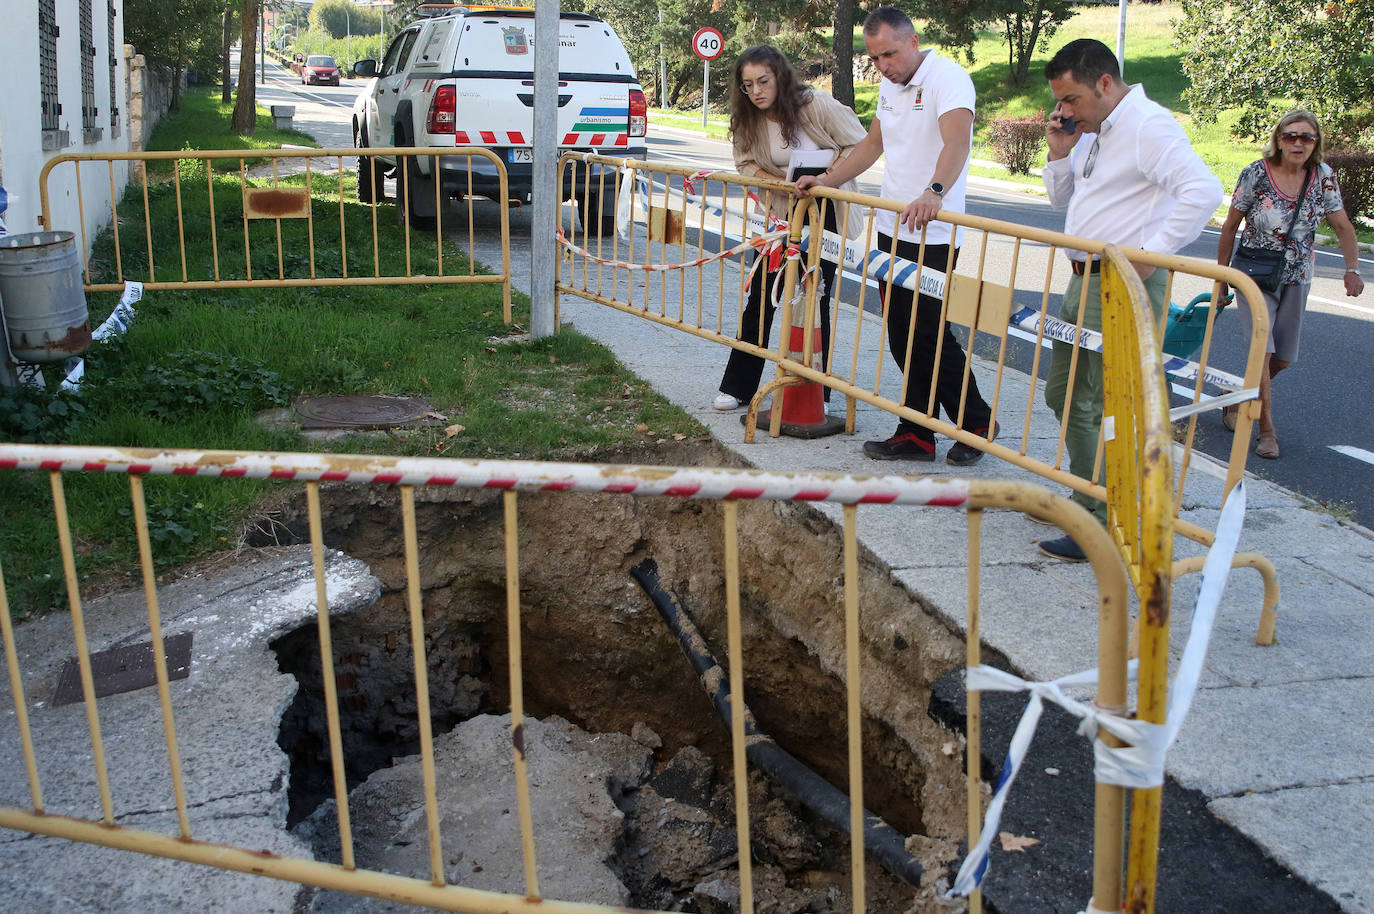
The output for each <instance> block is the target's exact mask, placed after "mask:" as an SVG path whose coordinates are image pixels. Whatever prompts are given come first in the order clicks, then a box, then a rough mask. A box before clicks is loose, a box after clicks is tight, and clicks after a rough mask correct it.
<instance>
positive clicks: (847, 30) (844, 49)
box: [830, 0, 854, 108]
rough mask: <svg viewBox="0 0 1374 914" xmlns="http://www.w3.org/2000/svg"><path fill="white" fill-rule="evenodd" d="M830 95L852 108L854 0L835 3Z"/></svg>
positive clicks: (837, 0) (839, 0)
mask: <svg viewBox="0 0 1374 914" xmlns="http://www.w3.org/2000/svg"><path fill="white" fill-rule="evenodd" d="M830 94H831V95H833V96H835V98H836V100H838V101H841V102H843V103H844V104H846V105H848V106H849V107H851V108H853V107H854V0H836V3H835V69H834V71H833V72H832V73H831V77H830Z"/></svg>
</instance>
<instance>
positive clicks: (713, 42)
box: [692, 25, 725, 130]
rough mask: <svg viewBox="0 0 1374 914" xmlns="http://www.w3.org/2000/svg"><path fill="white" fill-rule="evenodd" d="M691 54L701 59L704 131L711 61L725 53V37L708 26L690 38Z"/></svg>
mask: <svg viewBox="0 0 1374 914" xmlns="http://www.w3.org/2000/svg"><path fill="white" fill-rule="evenodd" d="M692 53H694V54H696V55H697V56H698V57H700V58H701V129H702V130H705V129H706V98H707V95H708V94H709V93H710V91H711V61H713V60H715V59H716V58H717V57H719V56H720V55H721V54H724V53H725V36H724V35H722V34H721V33H720V30H718V29H713V28H711V27H710V26H709V25H708V26H703V27H702V28H699V29H697V32H696V34H695V35H693V36H692Z"/></svg>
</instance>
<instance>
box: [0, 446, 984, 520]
mask: <svg viewBox="0 0 1374 914" xmlns="http://www.w3.org/2000/svg"><path fill="white" fill-rule="evenodd" d="M14 469H23V470H55V471H64V472H86V473H129V474H138V475H155V476H217V477H227V478H245V479H292V480H297V481H301V482H327V481H338V482H349V483H357V484H362V485H408V486H445V487H459V488H470V489H515V490H519V491H529V492H537V491H548V492H583V493H626V494H628V493H633V494H635V495H665V496H668V497H672V498H717V499H725V500H731V501H747V500H766V501H824V502H833V503H837V504H898V505H941V506H949V507H959V506H962V505H965V504H966V503H967V502H968V483H967V482H966V481H964V480H960V479H907V478H904V477H901V476H852V475H842V474H826V473H769V472H761V471H747V470H714V469H699V468H694V467H659V466H609V465H596V464H573V463H544V462H536V461H518V460H456V459H451V458H440V457H428V458H426V457H416V458H388V457H373V456H349V457H341V456H339V455H327V454H300V453H258V454H254V453H247V452H242V451H190V450H186V451H167V450H158V449H155V448H114V447H70V446H63V445H30V444H0V470H14Z"/></svg>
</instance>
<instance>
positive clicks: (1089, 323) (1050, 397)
mask: <svg viewBox="0 0 1374 914" xmlns="http://www.w3.org/2000/svg"><path fill="white" fill-rule="evenodd" d="M1084 280H1087V283H1088V294H1087V298H1086V300H1084V298H1083V281H1084ZM1167 281H1168V273H1167V272H1166V271H1165V270H1155V271H1154V272H1153V273H1151V274H1150V278H1149V279H1146V280H1145V292H1146V293H1147V294H1148V295H1149V296H1150V310H1151V312H1152V313H1153V314H1154V321H1155V324H1154V325H1155V327H1156V328H1157V327H1159V317H1160V315H1161V314H1163V313H1164V286H1165V284H1166V283H1167ZM1080 304H1082V306H1083V329H1084V330H1095V331H1097V332H1099V333H1100V332H1101V331H1102V285H1101V276H1099V275H1098V274H1097V273H1089V274H1088V275H1086V276H1079V275H1077V274H1075V275H1073V276H1070V277H1069V287H1068V288H1067V289H1065V290H1064V298H1063V301H1062V302H1061V303H1060V306H1059V318H1060V319H1061V320H1063V321H1065V322H1067V323H1069V324H1077V323H1078V308H1079V305H1080ZM1052 353H1053V354H1052V357H1051V359H1050V377H1049V380H1048V381H1046V382H1045V403H1046V404H1047V405H1048V406H1049V408H1050V409H1052V410H1054V415H1055V418H1057V419H1059V420H1060V422H1061V423H1062V422H1063V420H1064V410H1065V408H1066V403H1065V401H1066V399H1067V409H1068V411H1069V421H1068V427H1067V428H1066V429H1065V432H1064V446H1065V447H1066V448H1067V449H1068V452H1069V472H1070V473H1072V474H1073V475H1075V476H1077V477H1079V478H1080V479H1092V478H1093V467H1094V465H1095V464H1096V462H1097V442H1098V439H1099V438H1100V437H1101V435H1102V354H1101V353H1100V352H1093V351H1091V350H1088V349H1082V348H1080V349H1079V350H1078V366H1077V368H1076V369H1075V371H1074V381H1073V390H1072V392H1070V391H1069V362H1070V360H1071V359H1072V357H1073V347H1072V346H1070V345H1069V344H1068V343H1062V342H1060V341H1058V340H1055V341H1054V348H1053V350H1052ZM1071 498H1072V499H1073V500H1074V501H1076V502H1078V503H1079V504H1080V505H1082V506H1083V507H1085V508H1087V509H1088V510H1089V511H1091V512H1092V513H1093V515H1094V516H1095V517H1096V518H1097V519H1098V520H1099V521H1100V522H1101V523H1102V524H1103V525H1104V526H1105V525H1106V523H1107V505H1106V503H1105V502H1102V501H1099V500H1098V499H1096V498H1093V497H1091V496H1088V495H1084V494H1083V493H1082V492H1078V491H1075V492H1074V493H1073V495H1072V496H1071Z"/></svg>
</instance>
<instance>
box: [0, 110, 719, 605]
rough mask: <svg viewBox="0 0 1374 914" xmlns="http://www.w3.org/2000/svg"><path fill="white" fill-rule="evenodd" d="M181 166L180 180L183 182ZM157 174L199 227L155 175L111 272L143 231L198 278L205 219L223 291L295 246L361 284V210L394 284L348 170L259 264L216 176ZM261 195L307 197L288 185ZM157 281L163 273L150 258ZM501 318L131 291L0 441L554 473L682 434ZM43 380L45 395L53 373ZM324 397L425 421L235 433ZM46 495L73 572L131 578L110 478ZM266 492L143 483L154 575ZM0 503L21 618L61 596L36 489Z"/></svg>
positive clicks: (205, 251) (217, 534) (304, 262)
mask: <svg viewBox="0 0 1374 914" xmlns="http://www.w3.org/2000/svg"><path fill="white" fill-rule="evenodd" d="M192 110H200V109H198V108H193V109H192ZM192 123H193V124H194V123H195V120H194V119H192ZM196 129H197V128H196V127H194V126H191V127H187V126H186V122H185V121H181V119H180V118H174V119H173V120H172V121H171V122H169V123H168V124H167V125H166V130H168V131H169V132H172V133H173V134H174V135H173V136H172V137H171V138H170V139H169V140H167V142H170V143H173V144H175V145H172V146H170V147H168V148H181V147H182V145H183V144H189V145H191V146H192V147H194V148H213V146H212V145H211V141H202V140H201V139H200V138H199V137H198V136H197V135H196V133H195V130H196ZM178 130H179V131H180V133H179V134H178V133H177V131H178ZM215 138H218V136H216V137H215ZM196 168H200V169H201V171H200V173H199V174H198V175H196V174H190V173H186V172H185V169H191V170H192V171H194V170H195V169H196ZM179 177H180V178H181V182H180V183H181V186H183V187H189V186H193V185H194V186H198V187H201V188H204V187H206V186H207V184H208V185H210V186H213V188H214V201H215V208H214V218H213V220H212V219H211V217H210V212H209V206H208V200H209V197H208V194H204V193H202V194H201V195H200V197H199V198H197V196H196V195H193V194H189V193H185V194H182V195H181V197H180V206H181V207H182V225H183V226H184V228H183V229H181V230H178V228H177V225H178V223H177V206H178V195H177V193H176V190H177V185H176V184H175V183H174V182H173V181H172V180H171V178H170V174H169V175H168V176H167V178H166V179H164V180H161V181H155V182H153V183H152V184H151V186H150V188H149V195H148V212H147V214H146V217H145V213H144V210H143V200H142V194H141V189H140V190H138V191H137V192H131V193H128V194H127V195H126V196H125V199H124V201H123V202H122V203H121V205H120V221H121V224H122V228H121V235H122V237H124V238H125V239H126V243H125V245H124V246H123V247H122V248H121V252H120V258H121V262H122V265H123V268H124V272H125V276H126V277H133V278H138V277H140V276H144V277H146V275H147V267H148V265H147V256H146V253H140V252H139V251H137V250H132V248H133V247H134V246H135V245H134V244H133V243H131V242H130V241H129V239H136V240H137V242H138V246H139V247H141V245H142V239H143V237H144V231H145V226H147V227H150V229H151V232H152V236H153V244H154V249H155V250H159V249H161V250H164V251H166V250H173V251H175V250H177V249H178V248H177V245H178V242H179V241H180V240H181V239H183V238H184V240H185V251H186V270H187V274H188V276H189V277H191V278H200V277H209V276H212V275H213V270H214V265H213V255H214V253H215V251H216V248H213V247H212V246H211V238H212V234H211V232H210V230H209V229H210V228H211V226H214V227H215V232H214V234H213V237H214V238H215V240H216V244H217V246H218V247H217V251H218V256H219V269H220V275H221V277H223V278H234V277H235V276H237V275H239V274H238V273H235V272H234V271H235V270H239V271H240V273H241V272H242V271H243V270H244V269H246V268H245V263H247V264H250V265H251V266H252V268H253V272H254V275H258V276H261V275H276V272H277V270H278V269H281V271H282V272H283V273H284V274H285V275H287V276H308V275H309V273H310V269H311V259H310V256H309V254H308V250H309V245H310V244H311V243H312V241H313V245H314V254H315V267H316V270H317V272H320V273H323V272H327V271H328V270H329V269H333V268H334V267H331V265H333V264H338V263H339V262H340V258H341V254H343V253H347V254H348V257H349V261H350V263H353V264H355V265H358V264H362V265H365V269H366V270H367V271H368V272H370V268H371V266H372V263H373V260H372V257H373V249H372V232H373V229H374V216H375V228H376V231H377V237H378V241H379V244H378V247H377V249H376V255H377V258H378V265H379V267H380V272H381V273H382V274H383V275H396V274H404V272H405V234H404V231H403V230H402V229H401V228H399V227H398V226H396V224H395V222H396V219H395V208H394V207H393V206H390V205H381V206H378V207H376V208H375V209H374V208H373V207H369V206H364V205H361V204H358V203H354V202H350V201H352V200H353V199H354V183H353V182H354V179H353V177H352V176H351V175H349V176H345V178H344V180H343V189H344V202H343V204H342V208H343V216H344V218H343V227H342V228H341V227H340V219H339V206H340V203H339V200H338V187H339V179H338V177H337V176H331V175H323V174H316V175H313V176H312V177H311V180H310V184H309V192H310V194H311V198H312V207H313V208H314V210H315V214H316V215H315V219H314V220H313V221H314V227H313V239H312V237H311V235H309V234H308V233H307V225H306V220H303V219H283V220H280V233H281V236H280V237H281V251H282V256H281V259H280V260H279V259H278V254H277V250H278V246H277V240H276V239H277V231H278V229H277V223H276V222H275V221H271V220H263V221H257V222H253V223H250V224H249V228H248V229H247V230H245V229H244V220H243V218H242V194H241V192H240V188H239V183H238V177H237V175H214V176H212V177H209V178H207V176H206V175H205V174H204V171H203V165H200V163H183V166H182V171H179ZM281 184H282V185H283V186H286V187H295V188H305V187H306V186H307V184H306V177H305V176H304V175H297V176H294V177H290V178H285V179H282V181H281ZM198 199H199V202H198ZM478 205H479V206H483V205H485V206H491V205H494V204H487V203H484V202H479V203H478ZM245 235H246V237H247V249H248V252H249V254H248V256H247V258H246V259H245V254H244V250H245ZM421 238H423V236H421ZM411 245H412V250H411V270H412V272H413V273H415V274H425V275H436V273H437V270H438V263H437V256H438V253H437V251H436V250H435V245H434V243H433V238H432V236H430V239H429V241H428V243H426V242H424V241H423V240H420V239H417V238H415V237H414V235H413V234H412V241H411ZM444 247H445V250H444V270H445V272H446V273H450V274H452V273H467V272H468V267H469V265H468V263H467V261H466V260H465V259H464V258H463V256H462V254H461V253H460V251H459V250H457V249H456V248H454V247H453V246H452V245H450V244H448V243H447V242H446V243H445V246H444ZM113 248H114V239H113V235H112V234H111V233H109V232H106V233H105V234H104V235H102V236H101V238H100V239H99V240H98V241H97V242H96V245H95V251H94V253H93V256H92V272H93V279H95V280H96V281H102V280H101V277H102V276H103V277H104V278H105V279H109V278H112V276H111V265H112V264H113V263H114V252H113ZM163 259H170V258H166V257H165V256H164V258H163ZM155 265H156V264H155ZM179 267H180V265H179V263H178V264H177V265H176V268H177V269H178V270H179ZM353 269H354V270H355V271H356V270H357V269H358V267H357V266H355V267H353ZM473 269H475V270H476V269H480V268H478V267H474V268H473ZM158 270H159V275H162V276H163V277H164V278H166V274H167V273H170V272H172V264H171V263H168V264H164V265H161V266H158ZM164 271H165V272H164ZM117 300H118V296H117V295H115V294H113V293H100V294H91V295H90V296H89V307H90V311H91V320H92V325H93V326H94V325H96V324H98V322H99V321H101V320H103V319H104V317H105V316H107V315H108V314H109V312H110V311H111V310H112V309H113V308H114V306H115V304H116V303H117ZM513 313H514V323H513V325H512V326H506V324H505V323H504V322H503V319H502V304H501V298H500V286H499V285H420V286H346V287H314V288H283V289H267V290H258V289H232V290H223V291H186V292H169V291H153V292H150V293H148V294H147V296H146V297H145V298H144V300H143V301H142V302H141V303H140V304H139V305H138V309H137V316H136V318H135V319H134V321H133V324H132V326H131V327H130V329H129V330H128V332H127V333H126V334H125V335H123V336H122V337H120V338H118V339H116V340H115V341H113V342H110V343H106V344H99V345H97V346H96V347H95V348H94V349H93V350H92V352H91V353H89V354H88V357H87V365H86V379H85V380H84V381H83V383H82V384H81V387H80V390H79V393H76V394H72V393H67V392H57V391H51V390H49V391H35V390H16V389H11V388H0V440H6V441H38V442H48V443H59V442H60V443H67V444H89V445H116V446H129V447H136V446H147V447H171V448H195V449H208V448H225V449H241V450H303V451H311V450H329V451H334V452H348V453H385V454H397V455H413V456H420V455H429V456H436V455H444V456H451V457H496V458H532V459H570V460H575V459H586V460H592V459H597V458H598V457H606V456H608V455H615V454H622V455H623V454H626V453H630V452H633V453H635V455H636V457H635V459H643V460H649V461H651V460H652V451H653V449H654V448H655V447H657V446H659V445H664V444H667V443H669V442H675V441H680V440H683V439H686V438H693V437H697V436H700V435H702V434H703V433H704V432H703V429H702V428H701V426H700V425H699V424H698V423H697V422H696V421H695V420H693V419H691V418H690V417H689V416H687V415H686V414H685V413H683V412H682V411H681V410H679V409H677V408H676V407H673V406H672V405H671V404H669V403H668V402H667V401H666V400H665V399H664V398H663V397H661V396H660V395H659V394H657V393H656V392H655V391H654V390H653V389H652V388H651V387H650V386H649V385H648V384H646V383H645V382H643V381H641V380H640V379H639V378H637V377H635V376H634V375H633V374H631V373H630V372H629V371H627V370H626V369H625V368H624V367H623V366H621V365H620V364H619V363H618V362H617V361H616V360H615V358H614V357H613V356H612V355H611V353H610V352H609V350H607V349H606V348H604V347H603V346H601V345H599V344H597V343H595V342H594V341H592V340H590V339H589V338H587V337H585V336H583V335H581V334H579V333H577V332H575V331H573V330H570V329H567V328H564V329H562V331H561V332H560V333H559V334H558V335H557V336H556V337H553V338H550V339H544V340H537V341H536V340H531V339H529V337H528V335H527V334H525V333H524V332H523V328H524V327H527V326H528V315H529V303H528V300H527V299H525V298H524V297H523V296H520V295H518V294H517V295H516V296H515V301H514V309H513ZM48 374H49V377H48V382H49V384H50V385H53V383H54V381H55V380H56V378H55V377H54V376H56V375H58V374H59V372H57V371H51V370H50V371H49V373H48ZM324 394H393V395H408V396H423V397H425V398H426V399H427V400H428V401H429V403H430V404H432V406H433V408H434V413H435V415H436V417H438V418H437V422H436V424H435V425H434V426H432V427H428V428H423V429H420V430H418V431H413V432H410V433H406V434H400V433H392V434H376V433H372V434H358V435H353V436H350V437H345V438H340V439H337V440H333V441H319V440H316V439H310V438H306V437H305V436H303V435H302V434H301V433H300V432H299V431H298V430H297V429H296V428H295V427H294V426H289V425H288V426H286V427H270V426H267V425H264V424H262V423H260V422H259V421H258V420H257V414H258V413H259V411H262V410H264V409H268V408H270V407H279V406H283V405H285V404H288V403H289V402H290V401H291V400H292V399H293V398H295V397H298V396H301V395H324ZM621 459H624V458H623V457H622V458H621ZM63 482H64V484H65V490H66V502H67V506H68V512H69V517H70V520H71V524H72V531H73V537H74V540H75V548H76V553H77V555H76V562H77V568H78V572H79V576H80V577H81V578H82V579H83V580H85V579H87V578H88V577H89V576H90V575H96V576H97V577H99V576H102V575H110V574H115V573H120V574H123V573H126V572H127V571H128V570H131V569H132V567H133V564H132V563H133V561H134V559H135V557H136V554H137V553H136V544H135V540H134V526H133V521H132V519H131V515H130V509H129V493H128V482H127V480H125V479H123V478H122V477H121V476H117V475H110V476H105V475H100V474H80V473H72V474H66V476H65V477H64V479H63ZM282 485H283V483H277V482H268V481H257V482H255V481H248V480H239V481H236V482H234V483H231V484H226V483H224V482H221V481H218V480H211V479H198V478H189V479H188V478H178V479H164V478H148V479H147V480H146V483H145V487H146V492H147V498H148V512H149V517H150V534H151V537H152V541H153V551H154V554H155V555H156V556H157V560H158V564H159V565H160V566H162V567H163V568H167V567H171V566H175V565H179V564H181V563H183V562H186V561H188V560H191V559H194V558H196V557H198V556H201V555H204V554H206V553H208V552H211V551H214V550H217V549H224V548H229V547H232V546H234V545H235V544H236V543H238V542H239V540H240V538H241V537H242V535H243V532H244V530H245V529H247V528H249V527H251V526H252V522H253V520H252V519H253V518H254V516H255V514H256V513H257V511H258V506H259V504H260V503H261V502H262V500H263V499H264V498H270V497H274V496H275V495H276V494H277V493H278V492H279V491H280V490H281V488H282ZM0 504H3V505H5V523H4V525H3V526H0V567H3V569H4V574H5V580H6V583H7V585H8V592H9V597H10V607H11V612H12V614H14V615H15V616H16V617H19V618H23V617H25V616H27V615H30V614H32V613H36V612H43V611H46V610H48V609H50V608H54V607H59V606H62V605H64V603H65V591H64V587H65V585H64V583H63V578H62V573H61V564H60V560H59V558H58V556H57V548H56V542H57V539H56V529H55V525H54V520H53V507H52V494H51V492H50V489H49V480H48V479H47V478H45V476H44V474H39V473H32V472H16V471H9V472H0Z"/></svg>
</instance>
